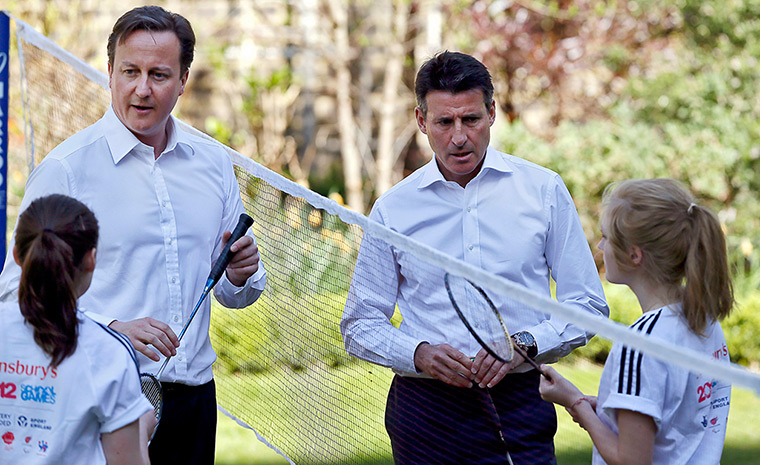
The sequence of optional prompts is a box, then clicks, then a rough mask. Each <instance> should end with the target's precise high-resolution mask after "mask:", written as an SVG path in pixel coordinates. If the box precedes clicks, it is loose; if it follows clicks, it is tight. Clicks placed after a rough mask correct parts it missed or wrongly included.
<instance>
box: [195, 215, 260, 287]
mask: <svg viewBox="0 0 760 465" xmlns="http://www.w3.org/2000/svg"><path fill="white" fill-rule="evenodd" d="M252 224H253V218H251V217H250V216H248V215H246V214H245V213H241V214H240V219H239V220H238V223H237V226H235V229H233V230H232V236H230V239H229V240H228V241H227V243H226V244H225V245H224V248H223V249H222V253H221V254H219V258H218V259H217V260H216V263H215V264H214V267H213V268H212V269H211V273H209V275H208V285H207V286H206V287H207V288H208V289H210V288H212V287H214V285H215V284H216V283H217V282H218V281H219V278H221V277H222V273H224V270H225V269H226V268H227V265H229V264H230V260H232V255H234V254H233V253H231V252H230V247H232V244H234V243H235V241H237V240H238V239H240V238H241V237H243V235H244V234H245V232H246V231H248V228H250V227H251V225H252Z"/></svg>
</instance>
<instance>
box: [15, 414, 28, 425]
mask: <svg viewBox="0 0 760 465" xmlns="http://www.w3.org/2000/svg"><path fill="white" fill-rule="evenodd" d="M16 423H18V425H19V426H20V427H22V428H26V425H27V424H28V423H27V420H26V417H25V416H24V415H21V416H19V417H18V420H16Z"/></svg>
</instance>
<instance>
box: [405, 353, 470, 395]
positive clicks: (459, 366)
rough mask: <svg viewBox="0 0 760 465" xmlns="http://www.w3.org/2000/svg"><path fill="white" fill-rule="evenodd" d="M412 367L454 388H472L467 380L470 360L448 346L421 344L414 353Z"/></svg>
mask: <svg viewBox="0 0 760 465" xmlns="http://www.w3.org/2000/svg"><path fill="white" fill-rule="evenodd" d="M414 365H415V366H416V367H417V369H418V370H419V371H421V372H422V373H425V374H427V375H429V376H431V377H433V378H435V379H437V380H440V381H443V382H444V383H446V384H450V385H452V386H456V387H464V388H468V387H472V381H471V380H470V378H469V376H470V375H469V374H470V367H471V366H472V360H470V358H469V357H467V356H466V355H465V354H463V353H462V352H460V351H458V350H457V349H455V348H453V347H451V346H450V345H448V344H435V345H434V344H428V343H427V342H423V343H422V344H420V345H419V346H417V350H416V351H415V352H414Z"/></svg>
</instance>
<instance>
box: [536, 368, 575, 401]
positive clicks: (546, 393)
mask: <svg viewBox="0 0 760 465" xmlns="http://www.w3.org/2000/svg"><path fill="white" fill-rule="evenodd" d="M541 370H542V371H543V372H544V373H546V374H547V375H548V376H549V378H546V377H542V378H541V382H540V384H539V385H538V392H540V393H541V398H542V399H544V400H546V401H549V402H553V403H555V404H559V405H561V406H563V407H565V408H572V407H573V406H574V405H576V402H578V401H579V400H580V399H582V398H584V395H583V393H582V392H581V391H580V389H578V388H577V387H575V385H574V384H573V383H571V382H570V381H568V380H567V379H566V378H565V377H564V376H562V375H561V374H559V373H558V372H557V370H555V369H554V368H552V367H550V366H547V365H541Z"/></svg>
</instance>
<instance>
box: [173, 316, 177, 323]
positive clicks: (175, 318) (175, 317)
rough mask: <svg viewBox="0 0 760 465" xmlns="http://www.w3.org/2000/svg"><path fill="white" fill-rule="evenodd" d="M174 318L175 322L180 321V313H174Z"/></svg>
mask: <svg viewBox="0 0 760 465" xmlns="http://www.w3.org/2000/svg"><path fill="white" fill-rule="evenodd" d="M172 320H174V322H175V323H179V315H174V317H173V318H172Z"/></svg>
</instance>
